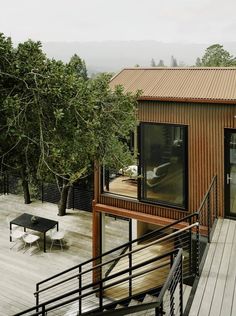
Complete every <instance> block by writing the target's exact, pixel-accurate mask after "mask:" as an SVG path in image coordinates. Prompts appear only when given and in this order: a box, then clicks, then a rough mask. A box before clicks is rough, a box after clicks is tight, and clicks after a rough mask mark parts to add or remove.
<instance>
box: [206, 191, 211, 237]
mask: <svg viewBox="0 0 236 316" xmlns="http://www.w3.org/2000/svg"><path fill="white" fill-rule="evenodd" d="M207 226H208V227H207V229H208V232H207V235H208V242H209V243H210V242H211V238H210V231H211V199H210V194H208V196H207Z"/></svg>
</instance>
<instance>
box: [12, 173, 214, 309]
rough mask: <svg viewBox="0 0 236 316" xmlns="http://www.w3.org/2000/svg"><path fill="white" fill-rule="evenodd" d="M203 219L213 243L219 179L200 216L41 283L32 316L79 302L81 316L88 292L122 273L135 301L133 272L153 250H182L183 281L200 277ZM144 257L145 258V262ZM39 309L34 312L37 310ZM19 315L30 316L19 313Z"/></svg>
mask: <svg viewBox="0 0 236 316" xmlns="http://www.w3.org/2000/svg"><path fill="white" fill-rule="evenodd" d="M212 208H214V211H212ZM208 216H210V217H211V219H210V220H209V219H208V218H207V217H208ZM200 218H201V221H200V222H201V225H204V223H207V236H208V241H210V240H211V238H210V237H209V236H211V234H212V231H213V229H214V226H215V220H216V219H217V178H216V177H214V178H213V179H212V182H211V184H210V186H209V189H208V191H207V193H206V195H205V196H204V199H203V202H202V203H201V205H200V207H199V209H198V211H197V212H195V213H193V214H191V215H188V216H185V217H183V218H181V219H180V220H178V221H175V222H173V223H171V224H169V225H167V226H165V227H162V228H160V229H158V230H156V231H154V232H151V233H149V234H147V235H145V236H143V237H141V238H138V239H136V240H133V241H132V242H128V243H126V244H124V245H121V246H119V247H117V248H115V249H112V250H110V251H108V252H106V253H104V254H102V255H101V256H98V257H96V258H92V259H91V260H88V261H86V262H84V263H82V264H80V265H77V266H75V267H72V268H70V269H67V270H66V271H63V272H61V273H59V274H56V275H54V276H52V277H50V278H48V279H46V280H43V281H42V282H39V283H38V284H37V285H36V292H35V296H36V307H38V308H39V306H41V314H37V313H36V314H29V315H44V314H43V312H45V311H46V309H45V308H46V306H47V310H48V311H52V310H54V309H55V308H59V306H60V308H62V306H65V308H67V309H68V304H70V303H71V302H75V301H77V303H76V304H77V306H76V308H77V312H78V313H79V314H78V315H80V314H81V313H82V307H83V304H84V302H83V300H84V297H85V296H86V295H87V294H86V291H87V290H88V288H89V287H91V285H92V287H93V289H94V291H95V292H93V294H94V293H96V290H97V289H96V287H99V284H100V283H99V282H102V283H103V282H107V281H109V280H110V278H114V277H115V276H117V273H118V272H117V271H119V276H121V275H125V274H126V275H127V277H126V279H125V281H124V282H126V285H127V286H126V290H127V291H128V292H127V293H126V297H132V296H133V295H134V293H135V288H136V286H135V284H134V283H133V282H134V281H133V280H134V279H133V275H132V273H133V271H134V270H133V268H134V267H137V266H140V267H142V268H143V269H144V268H145V269H146V262H147V261H148V260H152V259H153V255H150V254H151V253H153V249H155V248H156V249H158V253H159V255H164V253H166V252H168V251H174V250H175V249H176V248H181V249H182V251H183V275H182V277H183V278H188V277H191V276H193V277H194V276H196V275H199V263H200V261H201V257H202V252H201V249H200V238H201V235H200V229H199V219H200ZM180 223H182V224H184V226H185V227H184V228H182V229H178V227H179V226H178V224H180ZM204 226H205V225H204ZM203 235H204V234H203ZM148 250H151V251H148ZM121 252H122V254H121ZM148 252H149V254H148ZM143 257H145V261H144V260H143ZM155 258H156V257H155ZM111 266H112V269H111ZM108 271H109V273H108ZM120 283H121V281H120V280H117V284H120ZM163 284H164V280H163V283H162V285H159V286H160V287H161V286H163ZM103 290H104V287H103ZM84 291H85V292H84ZM117 295H118V294H117ZM106 296H107V297H110V298H111V299H113V300H116V301H117V300H118V301H119V297H114V295H113V296H108V295H106ZM86 297H87V296H86ZM100 297H101V296H100ZM102 299H103V296H102ZM99 304H100V303H99ZM36 307H34V308H35V309H36ZM37 310H38V309H37ZM31 311H33V309H31ZM17 315H28V314H26V313H20V314H17ZM52 315H53V314H52ZM55 315H57V314H55Z"/></svg>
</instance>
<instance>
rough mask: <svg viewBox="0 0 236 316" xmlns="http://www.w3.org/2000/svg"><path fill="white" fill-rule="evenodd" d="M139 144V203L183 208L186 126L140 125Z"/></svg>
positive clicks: (185, 202)
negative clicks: (148, 202) (142, 201)
mask: <svg viewBox="0 0 236 316" xmlns="http://www.w3.org/2000/svg"><path fill="white" fill-rule="evenodd" d="M140 144H141V145H140V147H141V148H140V157H141V161H140V171H141V178H140V179H141V180H140V182H141V186H140V191H141V192H140V198H141V200H144V201H150V202H153V203H159V204H167V205H170V206H178V207H180V208H185V207H186V206H187V205H186V204H187V181H186V175H187V150H186V144H187V128H186V126H178V125H170V124H152V123H142V124H141V126H140Z"/></svg>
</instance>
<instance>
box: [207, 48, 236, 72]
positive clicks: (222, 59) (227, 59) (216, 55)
mask: <svg viewBox="0 0 236 316" xmlns="http://www.w3.org/2000/svg"><path fill="white" fill-rule="evenodd" d="M201 66H203V67H230V66H236V58H235V57H233V56H232V55H230V53H229V52H228V51H226V50H225V49H224V48H223V45H220V44H214V45H211V46H209V47H207V49H206V51H205V54H204V55H203V57H202V59H201Z"/></svg>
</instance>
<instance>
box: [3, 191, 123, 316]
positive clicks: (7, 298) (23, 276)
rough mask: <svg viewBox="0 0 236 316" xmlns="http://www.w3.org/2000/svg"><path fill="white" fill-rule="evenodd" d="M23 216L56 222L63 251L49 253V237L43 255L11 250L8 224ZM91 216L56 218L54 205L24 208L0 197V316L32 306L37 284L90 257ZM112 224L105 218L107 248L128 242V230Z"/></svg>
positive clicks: (14, 200)
mask: <svg viewBox="0 0 236 316" xmlns="http://www.w3.org/2000/svg"><path fill="white" fill-rule="evenodd" d="M22 213H30V214H34V215H36V216H42V217H46V218H50V219H53V220H57V221H59V227H60V228H62V229H64V230H65V231H66V235H65V239H66V247H65V249H64V250H63V251H61V249H60V247H59V246H58V247H57V246H55V247H53V248H52V251H49V250H50V244H51V243H50V239H49V238H48V239H47V249H48V252H46V253H44V252H43V251H42V250H41V251H38V252H33V253H32V255H31V253H30V251H29V250H28V251H26V252H25V253H23V250H22V249H21V248H22V247H19V246H18V245H16V246H15V247H14V248H13V249H11V250H10V247H11V246H12V243H10V241H9V221H10V220H12V219H14V218H15V217H17V216H18V215H20V214H22ZM91 215H92V214H91V213H89V212H84V211H78V210H75V211H73V210H68V215H66V216H63V217H59V216H57V206H56V205H55V204H51V203H43V204H42V203H41V202H40V201H35V202H33V203H31V204H29V205H25V204H23V198H22V197H20V196H15V195H5V196H3V195H1V196H0V316H10V315H12V314H14V313H17V312H20V311H22V310H24V309H26V308H29V307H31V306H33V305H35V298H34V296H33V293H34V291H35V285H36V283H37V282H39V281H41V280H43V279H45V278H47V277H49V276H51V275H53V274H56V273H58V272H61V271H63V270H65V269H66V268H69V267H72V266H73V265H76V264H79V263H81V262H83V261H85V260H88V259H90V258H91V257H92V239H91V235H92V217H91ZM114 221H115V220H114V218H111V217H109V218H106V240H107V245H106V247H107V248H108V249H111V248H113V247H115V246H116V245H118V244H121V243H124V242H126V241H127V240H126V239H124V238H126V235H127V234H124V233H123V232H121V231H122V230H124V229H126V228H127V227H126V226H125V225H118V223H117V222H118V221H116V222H115V224H114ZM112 236H115V238H114V237H113V238H112ZM122 238H123V239H122ZM114 243H115V244H114ZM41 245H42V242H41ZM41 249H42V247H41Z"/></svg>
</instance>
